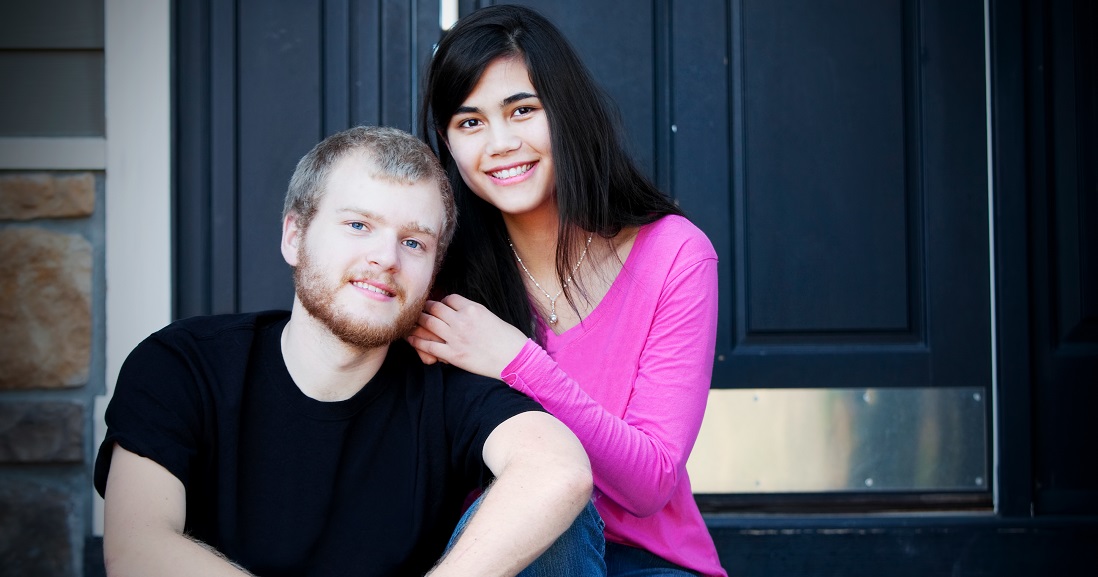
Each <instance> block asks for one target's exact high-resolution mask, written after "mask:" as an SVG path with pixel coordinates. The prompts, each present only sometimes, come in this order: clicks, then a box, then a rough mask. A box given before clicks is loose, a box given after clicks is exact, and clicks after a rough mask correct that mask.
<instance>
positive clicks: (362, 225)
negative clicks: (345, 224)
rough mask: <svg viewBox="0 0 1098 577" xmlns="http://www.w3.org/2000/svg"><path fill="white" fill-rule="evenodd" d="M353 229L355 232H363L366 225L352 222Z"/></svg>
mask: <svg viewBox="0 0 1098 577" xmlns="http://www.w3.org/2000/svg"><path fill="white" fill-rule="evenodd" d="M351 228H353V229H355V230H362V229H364V228H366V225H364V224H362V223H361V222H352V223H351Z"/></svg>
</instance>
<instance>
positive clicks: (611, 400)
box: [408, 6, 726, 576]
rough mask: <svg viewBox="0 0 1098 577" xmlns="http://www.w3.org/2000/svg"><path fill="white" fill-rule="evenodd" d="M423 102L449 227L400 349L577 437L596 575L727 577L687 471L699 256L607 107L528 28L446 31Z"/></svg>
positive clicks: (700, 335) (700, 392) (709, 281)
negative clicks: (594, 523) (598, 563)
mask: <svg viewBox="0 0 1098 577" xmlns="http://www.w3.org/2000/svg"><path fill="white" fill-rule="evenodd" d="M425 94H426V99H425V101H424V102H423V105H422V108H421V111H420V113H421V126H422V127H423V137H424V138H425V139H426V140H428V141H429V142H431V143H432V144H434V145H435V149H436V152H437V153H438V155H439V158H440V159H441V160H442V164H443V166H444V167H445V168H446V169H447V171H448V172H449V174H450V178H451V182H452V183H453V185H454V189H455V193H456V196H457V202H458V207H459V208H458V214H459V217H458V218H459V219H458V229H457V236H456V238H455V240H454V242H453V244H452V245H451V248H450V251H449V254H448V256H447V258H446V261H445V263H444V266H443V269H442V271H441V272H440V274H439V278H438V281H437V284H436V287H437V288H438V289H439V290H441V291H443V292H442V293H440V294H446V293H452V294H449V295H448V296H446V297H445V298H442V299H441V300H440V301H429V302H428V304H427V307H426V308H425V311H424V314H423V315H422V316H421V318H420V326H419V328H418V329H416V332H415V333H414V334H413V335H412V336H410V337H409V339H408V340H409V342H411V343H412V345H413V346H415V347H416V348H417V349H418V350H419V351H420V355H421V356H422V357H423V358H424V359H425V360H427V361H428V362H433V361H435V360H441V361H443V362H447V363H451V364H454V365H456V366H459V367H462V368H464V369H466V370H469V371H472V372H475V373H479V374H481V375H487V376H491V377H495V378H501V379H502V380H503V381H505V382H506V383H507V384H508V385H510V386H511V387H513V388H515V389H517V390H519V391H522V392H524V393H526V394H527V395H529V396H530V397H532V398H534V399H536V400H537V401H539V402H540V403H541V404H542V405H543V406H544V407H545V408H546V410H548V411H549V412H550V413H552V414H554V415H555V416H556V417H557V418H559V419H560V420H561V421H563V422H564V423H565V424H567V425H568V426H569V427H570V428H571V429H572V430H573V432H575V434H576V436H577V437H578V438H579V439H580V441H581V442H582V443H583V445H584V448H585V449H586V450H587V453H588V455H589V456H590V459H591V465H592V468H593V470H594V476H595V485H596V490H595V494H594V497H593V498H594V503H595V506H596V508H597V509H598V511H599V513H600V514H601V515H602V517H603V520H604V521H605V523H606V533H605V534H606V541H607V543H606V554H605V560H606V566H607V572H608V574H609V575H626V574H629V575H640V574H643V575H695V574H700V575H710V576H724V575H726V573H725V571H724V570H723V569H722V568H721V566H720V561H719V559H718V557H717V553H716V550H715V548H714V546H713V541H712V539H711V537H710V536H709V533H708V531H707V529H706V526H705V524H704V522H703V520H702V517H701V514H700V513H699V511H698V508H697V505H696V504H695V501H694V498H693V494H692V493H691V490H690V480H689V478H688V477H687V472H686V461H687V457H688V456H689V455H690V451H691V449H692V448H693V445H694V442H695V440H696V439H697V435H698V430H699V428H700V426H701V420H702V415H703V413H704V410H705V402H706V399H707V394H708V391H709V380H710V375H711V371H712V366H713V352H714V344H715V339H716V336H715V335H716V319H717V258H716V254H715V252H714V251H713V247H712V245H711V243H710V242H709V240H708V239H707V238H706V236H705V235H704V234H703V233H702V232H701V231H700V230H698V229H697V228H696V227H695V226H694V225H692V224H691V223H690V222H689V221H688V220H686V219H685V218H684V217H683V216H682V215H681V212H680V211H679V209H678V208H677V207H676V206H675V205H674V203H672V202H671V201H670V200H669V199H668V198H667V197H666V196H665V195H664V194H663V193H661V192H660V191H659V190H658V189H656V188H655V187H654V186H653V185H652V184H651V183H650V182H649V181H648V180H647V179H646V178H645V177H644V176H643V175H642V174H641V173H640V171H639V170H638V169H637V167H636V166H635V165H634V164H633V162H632V161H631V160H630V159H629V158H628V156H627V154H626V153H625V151H624V148H623V144H622V141H621V130H620V128H619V127H618V124H617V123H616V121H615V118H616V117H615V115H614V111H613V110H612V107H611V105H610V104H609V100H608V98H607V97H606V96H605V95H604V94H603V93H602V92H601V91H600V90H599V89H598V88H597V87H596V85H595V83H594V81H593V80H592V78H591V76H590V73H589V72H588V71H587V70H586V68H585V67H584V66H583V64H582V63H581V62H580V60H579V58H578V57H577V56H576V54H575V52H574V50H573V49H572V48H571V46H570V45H569V44H568V42H567V41H566V40H565V39H564V37H563V35H562V34H561V33H560V32H559V31H558V30H557V29H556V28H555V27H554V26H553V25H552V24H551V23H550V22H549V21H547V20H546V19H545V18H544V17H542V16H541V15H539V14H538V13H536V12H534V11H532V10H530V9H528V8H522V7H518V6H493V7H489V8H485V9H482V10H479V11H477V12H475V13H473V14H471V15H469V16H467V17H465V18H463V19H462V20H460V21H459V22H458V23H457V24H456V25H455V26H454V28H453V29H451V30H450V31H449V32H448V33H447V34H446V35H445V36H444V37H443V38H442V41H441V42H440V43H439V45H438V49H437V51H436V53H435V56H434V58H433V60H432V62H431V64H430V67H429V70H428V74H427V85H426V90H425Z"/></svg>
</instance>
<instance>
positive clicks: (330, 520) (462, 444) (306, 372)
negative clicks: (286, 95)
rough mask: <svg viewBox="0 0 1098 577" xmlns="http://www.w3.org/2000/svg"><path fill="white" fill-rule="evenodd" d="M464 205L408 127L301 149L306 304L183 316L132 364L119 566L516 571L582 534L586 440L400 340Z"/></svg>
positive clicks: (294, 190)
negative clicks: (476, 492)
mask: <svg viewBox="0 0 1098 577" xmlns="http://www.w3.org/2000/svg"><path fill="white" fill-rule="evenodd" d="M453 206H454V205H453V197H452V194H451V192H450V188H449V185H448V183H447V180H446V175H445V174H444V173H443V172H442V170H441V168H440V167H439V166H438V164H437V161H436V160H435V158H434V156H433V155H432V153H431V152H430V150H429V149H428V148H427V147H426V146H424V145H423V144H422V143H420V142H419V141H418V140H416V139H415V138H413V137H412V136H410V135H408V134H405V133H403V132H401V131H397V130H394V129H386V128H366V127H359V128H354V129H351V130H348V131H345V132H342V133H339V134H336V135H333V136H331V137H329V138H327V139H326V140H324V141H323V142H321V143H320V144H318V145H317V146H316V147H315V148H314V149H313V150H312V151H311V152H309V153H308V154H307V155H306V156H305V157H304V158H302V160H301V162H300V163H299V164H298V166H297V170H296V171H295V173H294V176H293V178H292V180H291V182H290V187H289V190H288V192H287V196H286V204H285V210H284V216H283V223H282V254H283V256H284V258H285V259H286V262H287V263H289V264H290V266H292V267H293V268H294V285H295V292H296V294H295V298H294V303H293V309H292V310H291V311H290V312H288V313H287V312H284V311H277V312H276V311H271V312H264V313H253V314H239V315H223V316H214V317H199V318H194V319H187V320H183V321H179V322H176V323H173V324H172V325H169V326H168V327H166V328H164V329H162V330H161V331H159V332H157V333H155V334H153V335H152V336H150V337H149V338H148V339H146V340H145V341H144V342H142V343H141V344H140V345H139V346H138V347H137V348H136V349H135V350H134V351H133V352H132V353H131V354H130V356H129V358H128V359H127V361H126V363H125V364H124V366H123V368H122V371H121V373H120V375H119V378H118V384H117V387H116V389H115V393H114V397H113V399H112V401H111V404H110V406H109V408H108V409H107V414H106V421H107V426H108V432H107V437H106V440H105V441H104V443H103V445H102V447H101V448H100V450H99V456H98V459H97V461H96V469H95V484H96V488H97V490H98V491H99V492H100V493H101V494H102V495H103V496H104V498H105V529H104V554H105V558H106V562H107V570H108V573H110V574H111V575H112V576H118V575H206V576H208V575H246V574H248V573H247V572H248V571H250V572H253V573H254V574H255V575H263V576H267V575H272V576H273V575H357V576H371V575H379V576H380V575H423V574H424V573H427V572H428V571H430V572H431V575H434V576H445V575H477V576H481V575H514V574H516V573H518V571H520V570H521V569H522V568H523V567H525V566H526V565H527V564H529V563H530V562H531V561H532V560H534V559H535V558H536V557H537V556H538V555H539V554H541V553H542V552H543V551H545V550H546V548H547V547H549V546H550V545H551V544H552V543H553V542H554V540H556V538H557V536H559V535H560V534H561V533H562V532H563V531H565V529H567V528H568V527H569V526H570V525H571V524H572V522H573V520H574V519H575V518H576V516H577V514H579V513H580V512H581V510H583V509H584V507H585V506H586V505H588V503H589V500H590V494H591V471H590V465H589V463H588V461H587V457H586V454H585V453H584V451H583V448H582V447H581V446H580V444H579V442H578V441H577V440H576V438H575V437H574V436H573V435H572V433H571V432H570V431H569V430H568V429H567V428H566V427H564V426H563V425H562V424H560V423H559V422H558V421H557V420H555V419H554V418H552V417H551V416H549V415H548V414H547V413H545V412H544V411H542V410H541V408H540V407H539V406H538V405H537V404H535V403H534V402H533V401H531V400H529V399H528V398H526V397H524V396H522V395H519V394H516V393H514V392H512V391H511V390H510V389H508V388H507V387H506V386H505V385H503V384H502V383H500V382H498V381H493V380H489V379H484V378H481V377H476V376H473V375H470V374H468V373H465V372H462V371H460V370H457V369H454V368H451V367H445V366H441V365H431V366H425V365H423V364H422V363H421V362H420V360H419V357H418V356H417V355H416V353H415V352H414V351H413V350H412V349H411V348H410V347H409V346H408V345H407V344H406V343H404V342H403V340H402V337H404V336H405V335H407V334H408V333H409V332H410V331H411V330H412V328H413V327H414V326H415V323H416V320H417V318H418V316H419V313H420V311H421V309H422V305H423V302H424V299H425V298H426V297H427V294H428V291H429V290H430V287H431V282H432V281H433V279H434V274H435V272H436V270H437V266H438V264H439V263H440V262H441V257H442V254H443V251H444V250H445V248H446V245H447V243H448V242H449V239H450V238H451V236H452V232H453V224H454V208H453ZM489 472H490V474H491V475H494V477H495V480H494V482H493V483H492V484H491V487H490V489H489V490H488V491H487V493H486V494H485V495H484V497H483V498H482V499H481V501H480V502H479V503H478V507H477V509H476V512H475V514H473V515H472V517H471V519H470V520H469V521H468V522H467V524H466V525H465V527H464V529H463V531H462V532H461V534H460V536H459V537H458V538H457V540H456V542H455V543H454V544H453V545H452V547H451V548H450V549H449V550H448V552H446V554H445V555H443V551H444V548H445V547H446V546H447V541H448V539H449V538H450V536H451V533H452V532H453V530H454V526H455V524H456V523H457V521H458V519H459V517H460V516H461V507H462V504H463V500H464V498H465V497H466V495H468V494H469V492H470V491H471V490H472V489H474V488H477V487H479V486H481V485H482V484H483V483H485V482H486V481H487V479H488V477H490V476H491V475H490V474H489ZM600 538H601V536H600ZM440 557H441V560H440ZM436 563H437V564H436ZM432 567H434V568H433V569H432Z"/></svg>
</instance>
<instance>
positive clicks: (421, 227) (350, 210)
mask: <svg viewBox="0 0 1098 577" xmlns="http://www.w3.org/2000/svg"><path fill="white" fill-rule="evenodd" d="M339 212H342V213H347V214H353V215H357V216H361V217H362V218H363V219H364V220H372V221H374V222H380V223H381V224H389V221H388V219H386V218H385V217H384V216H381V215H380V214H377V213H376V212H371V211H369V210H366V209H364V208H355V207H350V206H348V207H345V208H343V209H341V210H340V211H339ZM400 229H401V230H402V231H406V232H415V233H419V234H425V235H427V236H429V237H431V238H438V233H437V232H436V231H435V229H433V228H431V227H429V226H427V225H425V224H423V223H420V222H416V221H411V222H406V223H404V224H403V225H401V227H400Z"/></svg>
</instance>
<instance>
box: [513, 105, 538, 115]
mask: <svg viewBox="0 0 1098 577" xmlns="http://www.w3.org/2000/svg"><path fill="white" fill-rule="evenodd" d="M533 111H534V107H533V106H519V107H518V108H516V109H515V116H526V115H527V114H530V113H531V112H533Z"/></svg>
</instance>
